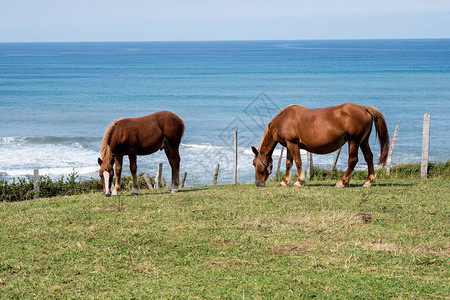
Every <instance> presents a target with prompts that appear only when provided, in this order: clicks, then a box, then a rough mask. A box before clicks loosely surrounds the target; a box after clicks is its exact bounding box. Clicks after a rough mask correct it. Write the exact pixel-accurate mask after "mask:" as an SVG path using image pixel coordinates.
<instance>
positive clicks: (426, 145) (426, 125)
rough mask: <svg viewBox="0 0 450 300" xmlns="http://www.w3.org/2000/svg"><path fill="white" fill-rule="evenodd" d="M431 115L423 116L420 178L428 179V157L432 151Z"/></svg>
mask: <svg viewBox="0 0 450 300" xmlns="http://www.w3.org/2000/svg"><path fill="white" fill-rule="evenodd" d="M430 119H431V115H430V114H424V115H423V131H422V161H421V163H420V178H422V179H426V178H427V177H428V155H429V151H430Z"/></svg>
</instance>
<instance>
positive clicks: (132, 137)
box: [111, 111, 184, 155]
mask: <svg viewBox="0 0 450 300" xmlns="http://www.w3.org/2000/svg"><path fill="white" fill-rule="evenodd" d="M114 124H115V127H116V128H115V129H114V132H113V136H112V138H111V147H112V148H115V149H117V151H120V152H129V151H136V152H137V154H139V155H146V154H151V153H153V152H156V151H158V150H159V149H161V147H163V146H164V141H165V140H168V141H169V142H171V143H175V144H177V145H179V143H180V142H181V138H182V136H183V132H184V123H183V120H181V118H180V117H178V116H177V115H175V114H174V113H172V112H169V111H159V112H156V113H153V114H150V115H146V116H143V117H137V118H124V119H119V120H117V121H115V123H114ZM123 154H126V153H123Z"/></svg>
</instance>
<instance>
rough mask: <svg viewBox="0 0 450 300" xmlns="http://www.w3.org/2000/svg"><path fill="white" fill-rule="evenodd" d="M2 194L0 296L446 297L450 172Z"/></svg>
mask: <svg viewBox="0 0 450 300" xmlns="http://www.w3.org/2000/svg"><path fill="white" fill-rule="evenodd" d="M334 183H335V181H312V182H308V184H307V186H306V187H304V188H294V187H292V186H291V187H288V188H280V187H277V186H276V184H275V183H272V184H270V185H269V186H267V187H265V188H256V187H254V186H253V185H237V186H231V185H224V186H206V187H197V188H187V189H182V190H181V191H180V192H179V193H178V194H168V193H166V190H159V191H155V190H153V191H143V193H144V194H142V195H140V196H137V197H131V196H128V192H122V194H121V196H119V197H111V198H106V197H103V196H102V195H101V194H100V193H91V194H85V195H77V196H66V197H55V198H42V199H38V200H32V201H22V202H10V203H7V202H4V203H0V222H1V223H0V238H1V245H0V298H5V299H14V298H20V299H23V298H46V299H47V298H127V299H129V298H164V299H166V298H179V299H188V298H201V299H203V298H232V299H249V298H250V299H272V298H278V299H279V298H311V297H319V298H338V297H343V298H359V299H365V298H378V299H380V298H381V299H385V298H414V299H417V298H419V299H430V298H431V299H433V298H435V299H442V298H446V299H449V297H450V291H449V286H450V282H449V277H450V276H449V275H450V272H449V271H450V265H449V255H450V239H449V237H450V222H449V220H450V205H449V195H450V183H449V180H448V179H439V178H437V179H428V180H426V181H422V180H418V179H385V180H378V182H377V184H375V185H374V186H373V187H371V188H369V189H367V188H362V187H361V185H362V184H363V180H353V181H352V185H351V186H350V187H349V188H345V189H336V188H334V187H333V185H334Z"/></svg>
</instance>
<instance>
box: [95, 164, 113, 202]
mask: <svg viewBox="0 0 450 300" xmlns="http://www.w3.org/2000/svg"><path fill="white" fill-rule="evenodd" d="M98 164H99V165H100V171H99V175H100V178H101V179H102V184H103V193H104V194H105V196H106V197H109V196H111V192H112V184H113V179H114V170H113V164H112V163H111V161H106V160H105V161H103V160H102V159H101V158H100V157H99V158H98Z"/></svg>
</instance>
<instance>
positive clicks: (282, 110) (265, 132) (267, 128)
mask: <svg viewBox="0 0 450 300" xmlns="http://www.w3.org/2000/svg"><path fill="white" fill-rule="evenodd" d="M291 106H294V104H292V105H289V106H287V107H285V108H283V109H281V110H280V112H279V113H277V115H276V116H275V117H273V119H272V121H273V120H275V119H276V118H277V117H278V116H280V115H281V114H282V113H283V112H284V111H285V110H286V109H288V108H289V107H291ZM272 121H270V122H269V124H267V127H266V129H265V130H264V133H263V136H262V138H261V143H259V147H258V151H261V146H262V143H263V141H264V139H265V138H266V136H267V133H268V132H269V126H270V124H272Z"/></svg>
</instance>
